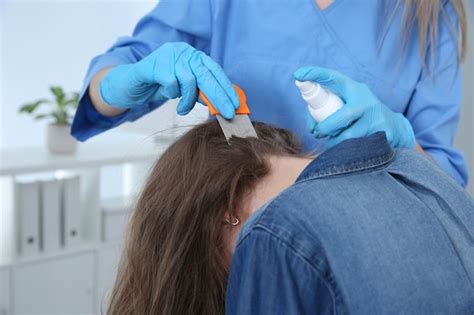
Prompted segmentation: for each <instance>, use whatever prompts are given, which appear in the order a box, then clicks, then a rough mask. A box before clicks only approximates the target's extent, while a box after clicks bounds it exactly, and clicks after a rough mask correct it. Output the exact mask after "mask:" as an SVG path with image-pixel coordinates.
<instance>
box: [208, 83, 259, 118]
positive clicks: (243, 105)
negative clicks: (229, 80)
mask: <svg viewBox="0 0 474 315" xmlns="http://www.w3.org/2000/svg"><path fill="white" fill-rule="evenodd" d="M234 89H235V91H236V92H237V95H238V96H239V102H240V105H239V108H237V110H236V111H235V114H237V115H239V114H240V115H250V109H249V107H248V106H247V97H246V96H245V93H244V91H242V89H241V88H240V87H239V86H238V85H237V84H234ZM199 96H200V97H201V99H202V101H203V102H204V104H205V105H206V106H207V107H208V108H209V111H210V112H211V115H213V116H216V115H218V114H219V112H218V111H217V109H216V108H215V107H214V105H212V103H211V102H210V101H209V99H208V98H207V97H206V95H204V93H203V92H202V91H199Z"/></svg>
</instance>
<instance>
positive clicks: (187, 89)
mask: <svg viewBox="0 0 474 315" xmlns="http://www.w3.org/2000/svg"><path fill="white" fill-rule="evenodd" d="M176 70H177V71H176V78H177V79H178V84H179V88H180V94H181V99H180V100H179V102H178V106H177V107H176V111H177V112H178V114H179V115H187V114H188V113H189V112H190V111H191V110H192V109H193V107H194V105H195V104H196V99H197V83H196V78H195V77H194V75H193V74H192V72H191V71H189V69H185V67H183V65H182V64H179V65H177V66H176Z"/></svg>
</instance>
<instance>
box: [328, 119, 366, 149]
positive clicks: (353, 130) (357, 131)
mask: <svg viewBox="0 0 474 315" xmlns="http://www.w3.org/2000/svg"><path fill="white" fill-rule="evenodd" d="M368 133H369V132H368V128H367V125H366V122H365V121H363V120H362V119H360V120H358V121H356V122H355V123H354V124H353V125H352V126H351V127H350V128H348V129H345V130H344V131H342V132H341V133H340V134H339V135H337V136H336V137H332V138H329V139H328V140H327V141H326V142H325V143H324V145H325V146H326V147H327V148H332V147H333V146H335V145H338V144H339V143H341V142H343V141H346V140H348V139H353V138H360V137H365V136H367V135H368Z"/></svg>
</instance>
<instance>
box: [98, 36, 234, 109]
mask: <svg viewBox="0 0 474 315" xmlns="http://www.w3.org/2000/svg"><path fill="white" fill-rule="evenodd" d="M198 88H199V89H200V90H202V91H203V92H204V94H205V95H206V96H207V98H208V99H209V100H210V101H211V103H212V104H213V105H214V107H215V108H216V109H217V111H218V112H219V113H220V114H221V115H222V116H223V117H225V118H232V117H234V112H235V109H236V108H238V107H239V97H238V96H237V93H236V92H235V90H234V88H233V86H232V83H231V82H230V80H229V79H228V78H227V76H226V75H225V73H224V71H223V70H222V68H221V67H220V66H219V65H218V64H217V63H216V62H215V61H213V60H212V59H211V58H210V57H209V56H207V55H206V54H205V53H203V52H202V51H199V50H196V49H195V48H193V47H192V46H190V45H188V44H186V43H181V42H179V43H166V44H164V45H162V46H161V47H160V48H158V49H156V50H155V51H153V52H152V53H151V54H150V55H148V56H147V57H145V58H143V59H142V60H140V61H139V62H137V63H135V64H126V65H119V66H116V67H114V68H112V69H111V70H110V71H109V72H108V73H107V74H106V76H105V77H104V78H103V79H102V80H101V82H100V84H99V90H100V94H101V96H102V99H103V100H104V101H105V102H106V103H107V104H110V105H111V106H113V107H117V108H132V107H135V106H140V105H143V104H146V103H149V102H154V101H158V102H163V101H165V100H168V99H173V98H177V97H181V99H180V101H179V103H178V106H177V108H176V110H177V112H178V114H180V115H186V114H187V113H189V112H190V111H191V109H193V107H194V104H195V103H196V100H197V95H198V91H197V90H198Z"/></svg>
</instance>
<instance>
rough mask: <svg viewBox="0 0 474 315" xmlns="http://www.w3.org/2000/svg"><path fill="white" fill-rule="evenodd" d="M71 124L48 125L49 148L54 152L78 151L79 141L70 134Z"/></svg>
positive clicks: (67, 152) (68, 152)
mask: <svg viewBox="0 0 474 315" xmlns="http://www.w3.org/2000/svg"><path fill="white" fill-rule="evenodd" d="M70 128H71V126H69V125H54V124H51V125H48V131H47V133H48V134H47V143H48V150H49V152H51V153H53V154H71V153H74V152H75V151H76V147H77V142H76V140H75V139H74V138H73V137H72V136H71V135H70V133H69V132H70V131H69V130H70Z"/></svg>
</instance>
